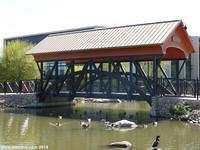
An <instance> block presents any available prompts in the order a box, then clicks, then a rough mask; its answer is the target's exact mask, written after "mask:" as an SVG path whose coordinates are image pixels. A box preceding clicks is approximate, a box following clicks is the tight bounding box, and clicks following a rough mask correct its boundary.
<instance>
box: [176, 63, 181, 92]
mask: <svg viewBox="0 0 200 150" xmlns="http://www.w3.org/2000/svg"><path fill="white" fill-rule="evenodd" d="M179 74H180V72H179V60H176V93H177V95H179V94H180V92H179V86H180V85H179V84H180V83H179Z"/></svg>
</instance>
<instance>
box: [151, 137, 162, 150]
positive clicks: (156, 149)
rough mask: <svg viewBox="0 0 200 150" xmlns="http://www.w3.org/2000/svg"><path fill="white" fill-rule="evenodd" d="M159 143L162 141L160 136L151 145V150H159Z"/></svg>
mask: <svg viewBox="0 0 200 150" xmlns="http://www.w3.org/2000/svg"><path fill="white" fill-rule="evenodd" d="M159 143H160V136H156V140H155V141H154V142H153V143H152V145H151V150H158V145H159Z"/></svg>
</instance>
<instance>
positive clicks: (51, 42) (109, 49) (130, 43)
mask: <svg viewBox="0 0 200 150" xmlns="http://www.w3.org/2000/svg"><path fill="white" fill-rule="evenodd" d="M192 52H194V49H193V46H192V44H191V41H190V39H189V36H188V34H187V32H186V30H185V27H184V25H183V23H182V22H181V21H168V22H158V23H149V24H141V25H132V26H122V27H114V28H103V29H95V30H87V31H80V32H70V33H64V34H55V35H49V36H48V37H47V38H45V39H44V40H43V41H41V42H40V43H38V44H37V45H36V46H35V47H34V48H33V49H31V50H30V51H29V52H28V54H31V55H33V56H34V58H35V60H36V62H37V64H38V68H39V71H40V74H41V79H40V85H39V86H40V87H39V96H40V100H41V101H44V100H45V98H46V96H66V97H70V98H73V97H75V96H80V97H97V98H123V99H146V100H148V101H149V102H150V100H151V98H152V96H156V95H158V94H173V95H177V94H180V92H181V89H180V84H182V83H181V80H179V74H180V72H181V70H182V68H183V66H184V64H185V61H186V59H187V57H188V55H189V54H190V53H192ZM166 60H168V61H170V60H177V61H176V70H175V72H176V79H175V81H176V82H172V80H169V79H168V76H167V74H166V73H165V70H164V69H163V67H162V63H161V62H162V61H166ZM179 60H184V61H182V62H183V63H182V64H180V62H179ZM147 64H148V66H149V67H148V70H145V69H144V66H145V65H147ZM145 68H146V66H145ZM158 71H159V72H160V73H161V75H159V76H161V79H159V78H158V77H159V76H158ZM177 85H178V86H177ZM197 87H198V86H197Z"/></svg>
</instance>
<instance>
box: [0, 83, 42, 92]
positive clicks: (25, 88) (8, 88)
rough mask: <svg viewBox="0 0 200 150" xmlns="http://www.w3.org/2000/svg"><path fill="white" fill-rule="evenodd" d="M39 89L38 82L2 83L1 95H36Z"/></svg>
mask: <svg viewBox="0 0 200 150" xmlns="http://www.w3.org/2000/svg"><path fill="white" fill-rule="evenodd" d="M38 89H39V82H38V80H28V81H27V80H26V81H12V82H0V93H4V94H6V93H35V92H37V91H38Z"/></svg>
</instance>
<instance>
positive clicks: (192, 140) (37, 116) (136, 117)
mask: <svg viewBox="0 0 200 150" xmlns="http://www.w3.org/2000/svg"><path fill="white" fill-rule="evenodd" d="M149 110H150V107H149V105H148V104H147V103H146V102H142V101H141V102H125V103H120V104H97V103H96V104H94V103H93V104H92V103H78V104H76V105H74V106H71V107H57V108H46V109H6V110H2V111H1V112H0V120H1V121H0V145H1V148H0V149H3V148H2V147H3V146H11V147H10V148H13V147H12V146H16V147H17V146H18V147H17V148H19V146H24V145H25V146H38V145H40V146H44V147H43V148H44V149H45V148H47V147H48V149H49V150H106V149H107V150H109V149H108V147H106V145H108V144H109V143H111V142H113V141H122V140H123V141H124V140H127V141H129V142H131V143H132V144H133V147H134V149H136V150H147V149H150V147H151V144H152V142H153V140H154V139H155V137H156V136H157V135H160V136H161V138H160V145H159V148H161V149H162V150H199V149H200V136H199V133H200V127H198V126H194V125H191V124H188V123H185V122H178V121H171V120H160V121H158V126H157V127H155V126H153V125H152V122H153V121H154V118H150V117H149ZM59 115H62V116H63V119H62V120H59V119H58V116H59ZM87 118H91V119H92V123H91V125H92V126H91V128H89V129H87V130H85V129H81V127H80V121H82V120H84V119H87ZM122 118H126V119H128V120H131V121H134V122H136V123H137V124H140V125H142V124H147V125H148V127H147V128H142V127H139V128H136V129H134V130H131V131H126V132H122V131H114V130H108V129H107V128H106V127H105V125H104V123H103V122H102V121H101V120H102V119H106V120H109V121H118V120H120V119H122ZM58 121H60V122H61V123H62V126H61V127H56V126H54V125H53V124H55V123H56V122H58ZM45 146H46V147H45ZM16 147H15V148H16ZM22 148H24V147H21V148H20V149H22ZM29 148H30V147H29ZM110 150H112V149H110Z"/></svg>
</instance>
